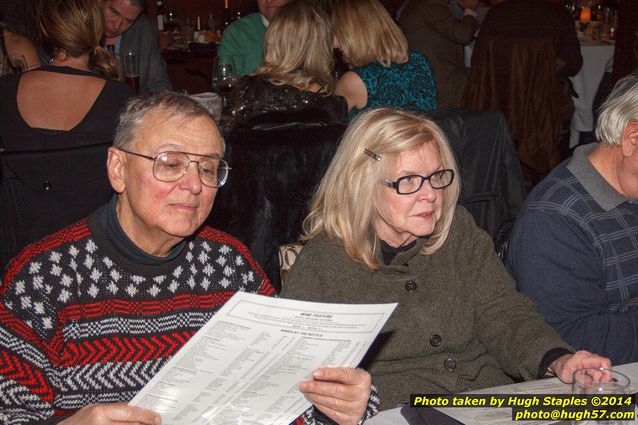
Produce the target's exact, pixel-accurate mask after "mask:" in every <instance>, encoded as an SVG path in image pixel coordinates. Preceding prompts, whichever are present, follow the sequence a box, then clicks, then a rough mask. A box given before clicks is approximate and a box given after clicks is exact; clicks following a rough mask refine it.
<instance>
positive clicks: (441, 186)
mask: <svg viewBox="0 0 638 425" xmlns="http://www.w3.org/2000/svg"><path fill="white" fill-rule="evenodd" d="M458 175H459V173H458V170H457V167H456V165H455V161H454V155H453V153H452V151H451V149H450V146H449V145H448V143H447V141H446V139H445V136H444V135H443V133H442V131H441V130H440V129H439V128H438V127H437V125H436V124H434V123H433V122H432V121H430V120H428V119H425V118H423V117H420V116H418V115H416V114H412V113H408V112H404V111H398V110H393V109H388V108H381V109H375V110H371V111H366V112H364V113H362V114H361V115H359V116H358V117H357V118H356V119H355V120H354V121H353V122H352V123H351V124H350V126H349V128H348V130H346V133H345V135H344V137H343V140H342V142H341V144H340V145H339V148H338V149H337V152H336V153H335V156H334V158H333V161H332V163H331V164H330V167H329V168H328V171H327V172H326V175H325V176H324V178H323V180H322V182H321V184H320V186H319V188H318V190H317V193H316V194H315V197H314V199H313V201H312V204H311V208H310V213H309V215H308V217H307V218H306V220H305V222H304V229H305V231H306V233H305V235H304V237H303V239H305V240H306V241H307V242H306V244H305V247H304V248H303V250H302V251H301V253H300V254H299V256H298V257H297V260H296V262H295V264H294V265H293V267H292V269H291V270H290V271H289V273H288V275H287V277H286V282H285V284H284V285H283V288H282V293H281V295H282V297H285V298H295V299H303V300H309V301H322V302H348V303H353V304H358V303H385V302H397V303H398V307H397V308H396V310H395V311H394V313H393V315H392V317H391V318H390V320H389V321H388V322H387V324H386V325H385V327H384V329H383V330H382V333H381V335H380V338H379V340H378V343H377V344H376V346H375V347H373V348H372V349H371V351H370V352H369V353H368V355H367V357H366V359H365V360H364V364H363V367H364V368H366V369H367V370H368V371H369V372H370V374H371V375H372V382H373V383H374V384H375V385H376V387H377V389H378V391H379V397H380V400H381V406H383V408H384V409H389V408H392V407H395V406H397V405H399V404H401V403H403V402H407V401H409V398H410V394H415V393H424V392H425V393H454V392H460V391H467V390H474V389H479V388H483V387H490V386H497V385H503V384H508V383H511V382H512V378H511V377H510V376H512V377H518V378H522V379H535V378H538V377H540V376H544V375H545V374H555V375H557V376H558V377H559V378H560V379H562V380H564V381H565V382H569V381H570V380H571V373H572V372H573V370H574V369H576V368H579V367H585V366H595V367H597V366H609V365H610V362H609V360H608V359H605V358H602V357H599V356H597V355H594V354H591V353H588V352H585V351H580V352H577V353H576V354H573V352H572V350H571V348H570V347H569V345H568V344H567V343H565V342H564V341H563V340H562V339H561V338H560V337H559V336H558V334H557V333H556V332H555V331H553V330H552V329H551V328H550V327H549V326H548V325H547V324H545V322H544V321H543V318H542V317H541V316H540V315H539V314H538V313H537V312H536V307H535V306H534V305H533V304H532V302H531V301H530V300H529V299H528V298H527V297H525V296H524V295H522V294H520V293H518V292H517V291H516V288H515V285H514V282H513V281H512V279H511V278H510V277H509V275H508V274H507V272H506V271H505V269H504V267H503V264H502V263H501V262H500V260H499V258H498V257H497V256H496V255H495V253H494V246H493V245H492V242H491V239H490V237H489V236H488V235H487V233H485V232H484V231H482V230H480V229H479V228H478V227H477V226H476V224H475V223H474V220H473V219H472V217H471V216H470V214H469V213H468V212H467V211H466V210H465V209H463V207H461V206H457V205H456V201H457V198H458V194H459V186H460V182H459V179H458Z"/></svg>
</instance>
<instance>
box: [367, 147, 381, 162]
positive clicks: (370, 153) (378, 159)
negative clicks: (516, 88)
mask: <svg viewBox="0 0 638 425" xmlns="http://www.w3.org/2000/svg"><path fill="white" fill-rule="evenodd" d="M363 153H365V154H366V155H368V156H369V157H370V158H372V159H374V160H375V161H381V157H380V156H379V155H377V154H376V153H374V152H372V151H371V150H370V149H368V148H364V149H363Z"/></svg>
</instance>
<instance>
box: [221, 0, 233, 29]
mask: <svg viewBox="0 0 638 425" xmlns="http://www.w3.org/2000/svg"><path fill="white" fill-rule="evenodd" d="M223 16H224V20H223V24H222V26H223V28H226V27H227V26H228V25H230V23H231V19H232V16H231V14H230V8H229V7H228V0H224V15H223Z"/></svg>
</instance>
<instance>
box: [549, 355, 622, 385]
mask: <svg viewBox="0 0 638 425" xmlns="http://www.w3.org/2000/svg"><path fill="white" fill-rule="evenodd" d="M586 367H595V368H600V367H602V368H605V369H610V368H611V360H609V359H608V358H606V357H602V356H599V355H598V354H593V353H590V352H589V351H585V350H580V351H576V353H574V354H565V355H564V356H561V357H559V358H557V359H556V360H554V361H553V362H552V364H551V365H550V366H549V368H550V369H551V370H553V371H554V374H555V375H556V376H557V377H558V379H560V380H561V381H563V382H565V383H567V384H570V383H571V382H572V375H573V374H574V371H576V370H577V369H583V368H586Z"/></svg>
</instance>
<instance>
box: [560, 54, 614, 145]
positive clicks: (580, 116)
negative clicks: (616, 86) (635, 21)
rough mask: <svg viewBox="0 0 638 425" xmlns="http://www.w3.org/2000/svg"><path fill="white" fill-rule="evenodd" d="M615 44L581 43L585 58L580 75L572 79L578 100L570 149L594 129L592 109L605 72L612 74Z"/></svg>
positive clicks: (571, 127)
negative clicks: (585, 133)
mask: <svg viewBox="0 0 638 425" xmlns="http://www.w3.org/2000/svg"><path fill="white" fill-rule="evenodd" d="M614 49H615V45H614V44H608V43H604V42H599V43H597V44H594V43H591V44H585V43H582V42H581V45H580V52H581V54H582V56H583V66H582V68H581V69H580V71H579V72H578V74H576V75H574V76H573V77H570V78H569V79H570V80H571V81H572V84H573V85H574V90H575V91H576V93H578V98H574V107H575V111H574V116H573V117H572V122H571V126H570V130H571V137H570V141H569V147H570V148H573V147H575V146H576V145H577V144H578V137H579V133H580V132H589V131H592V130H593V129H594V125H595V123H594V114H593V111H592V107H593V105H594V98H595V97H596V92H597V91H598V87H599V86H600V82H601V80H602V79H603V75H604V74H605V72H611V70H612V66H613V63H614Z"/></svg>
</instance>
